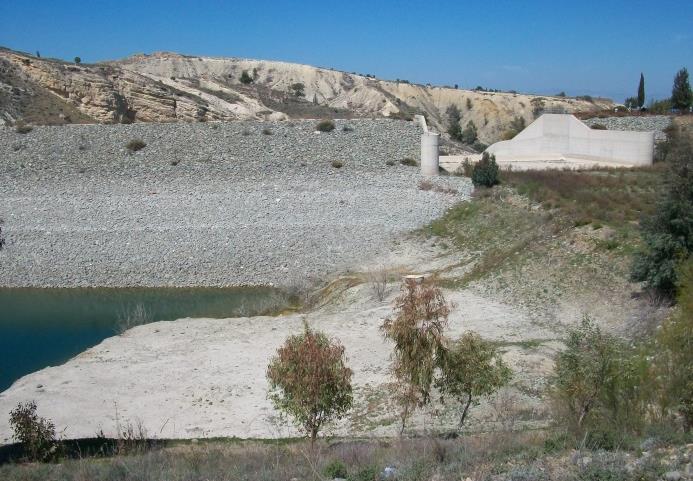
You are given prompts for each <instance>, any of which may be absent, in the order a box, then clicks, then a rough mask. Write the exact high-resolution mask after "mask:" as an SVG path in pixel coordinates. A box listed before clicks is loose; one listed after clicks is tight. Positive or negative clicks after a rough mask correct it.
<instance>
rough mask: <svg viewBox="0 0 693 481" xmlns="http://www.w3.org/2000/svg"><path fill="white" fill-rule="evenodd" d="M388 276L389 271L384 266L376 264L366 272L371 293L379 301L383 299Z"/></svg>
mask: <svg viewBox="0 0 693 481" xmlns="http://www.w3.org/2000/svg"><path fill="white" fill-rule="evenodd" d="M388 278H389V272H388V270H387V269H386V268H385V266H378V267H377V268H375V269H373V270H370V271H368V272H367V273H366V279H367V281H368V284H369V286H370V288H371V292H372V293H373V297H375V298H376V299H377V300H378V301H380V302H382V301H383V300H384V299H385V294H386V293H387V281H388Z"/></svg>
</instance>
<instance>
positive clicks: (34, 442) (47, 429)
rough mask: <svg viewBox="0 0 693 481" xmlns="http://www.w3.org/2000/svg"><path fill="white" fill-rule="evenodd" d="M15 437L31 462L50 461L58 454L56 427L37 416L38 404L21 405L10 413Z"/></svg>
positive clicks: (32, 402) (31, 402)
mask: <svg viewBox="0 0 693 481" xmlns="http://www.w3.org/2000/svg"><path fill="white" fill-rule="evenodd" d="M10 427H11V428H12V432H13V437H14V439H15V440H16V441H18V442H19V443H21V445H22V450H23V452H24V456H25V457H26V459H28V460H29V461H48V460H49V459H50V458H51V457H53V455H54V454H55V452H56V449H57V448H56V442H55V426H54V425H53V423H52V422H51V421H49V420H47V419H45V418H42V417H40V416H39V415H38V414H36V403H35V402H34V401H30V402H27V403H24V404H22V403H19V404H18V405H17V407H16V408H15V409H14V410H12V411H11V412H10Z"/></svg>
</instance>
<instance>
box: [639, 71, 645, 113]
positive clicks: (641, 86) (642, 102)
mask: <svg viewBox="0 0 693 481" xmlns="http://www.w3.org/2000/svg"><path fill="white" fill-rule="evenodd" d="M643 105H645V76H644V75H643V74H642V73H640V84H639V85H638V107H639V108H642V106H643Z"/></svg>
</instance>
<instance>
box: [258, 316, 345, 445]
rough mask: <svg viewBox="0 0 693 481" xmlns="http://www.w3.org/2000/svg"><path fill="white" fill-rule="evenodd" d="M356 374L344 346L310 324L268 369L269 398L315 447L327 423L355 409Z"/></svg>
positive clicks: (281, 348)
mask: <svg viewBox="0 0 693 481" xmlns="http://www.w3.org/2000/svg"><path fill="white" fill-rule="evenodd" d="M352 374H353V372H352V370H351V369H349V368H348V367H346V356H345V353H344V346H342V344H341V343H339V342H338V341H336V340H334V341H331V340H330V339H329V338H328V337H327V336H326V335H325V334H323V333H322V332H319V331H314V330H312V329H311V328H310V327H309V326H308V324H307V323H306V324H305V326H304V332H303V333H301V334H299V335H294V336H290V337H289V338H288V339H287V340H286V342H285V343H284V345H283V346H281V347H280V348H279V349H278V350H277V354H276V356H275V357H273V358H272V360H271V361H270V364H269V366H268V367H267V379H268V381H269V384H270V392H269V398H270V399H271V400H272V402H273V403H274V405H275V406H276V407H277V409H279V410H280V411H282V412H283V413H284V414H287V415H289V416H291V417H292V418H293V420H294V422H295V423H296V424H297V425H298V426H300V427H301V428H302V429H304V430H305V431H306V434H307V435H308V436H309V437H310V440H311V445H313V444H314V443H315V439H316V438H317V435H318V432H319V431H320V428H321V427H322V426H323V425H324V424H325V423H326V422H329V421H331V420H333V419H340V418H341V417H343V416H344V415H345V414H346V412H347V411H348V410H349V409H350V408H351V404H352V400H353V398H352V389H351V377H352Z"/></svg>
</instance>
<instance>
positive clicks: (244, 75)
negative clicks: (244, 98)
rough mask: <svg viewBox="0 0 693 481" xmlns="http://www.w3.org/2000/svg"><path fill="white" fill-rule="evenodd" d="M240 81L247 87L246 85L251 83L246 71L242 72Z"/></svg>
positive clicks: (251, 79) (251, 78) (251, 80)
mask: <svg viewBox="0 0 693 481" xmlns="http://www.w3.org/2000/svg"><path fill="white" fill-rule="evenodd" d="M240 81H241V83H242V84H245V85H248V84H251V83H253V77H251V76H250V75H249V74H248V71H247V70H244V71H243V72H241V78H240Z"/></svg>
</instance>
